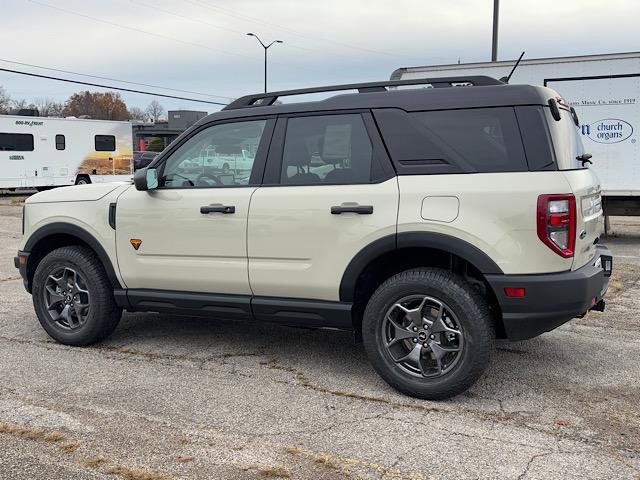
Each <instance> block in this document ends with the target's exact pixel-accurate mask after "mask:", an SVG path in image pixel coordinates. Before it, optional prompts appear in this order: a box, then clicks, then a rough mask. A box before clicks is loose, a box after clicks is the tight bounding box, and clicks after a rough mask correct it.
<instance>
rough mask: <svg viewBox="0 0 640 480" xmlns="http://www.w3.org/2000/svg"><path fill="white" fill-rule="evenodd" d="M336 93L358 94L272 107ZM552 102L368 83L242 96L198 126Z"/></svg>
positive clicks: (475, 88)
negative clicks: (306, 116) (323, 114)
mask: <svg viewBox="0 0 640 480" xmlns="http://www.w3.org/2000/svg"><path fill="white" fill-rule="evenodd" d="M424 84H430V85H431V86H432V87H435V88H412V89H400V88H393V87H400V86H404V85H424ZM457 85H467V86H457ZM389 87H392V88H389ZM442 87H447V88H442ZM341 90H358V92H357V93H340V94H337V95H334V96H332V97H329V98H326V99H324V100H320V101H307V102H299V103H287V104H274V102H275V101H276V100H277V99H278V97H282V96H291V95H303V94H309V93H316V92H330V91H341ZM555 96H556V94H555V92H554V91H553V90H551V89H548V88H545V87H535V86H531V85H508V84H505V83H503V82H501V81H500V80H496V79H494V78H491V77H482V76H471V77H443V78H430V79H428V78H424V79H415V80H400V81H385V82H370V83H359V84H348V85H334V86H328V87H317V88H306V89H301V90H286V91H281V92H267V93H260V94H254V95H247V96H244V97H241V98H239V99H237V100H235V101H233V102H232V103H230V104H229V105H227V106H226V107H225V108H224V109H223V110H221V111H220V112H216V113H213V114H211V115H208V116H207V117H205V118H203V119H202V120H200V121H199V122H198V123H199V124H202V123H208V122H210V121H215V120H222V119H229V118H242V117H252V116H266V115H277V114H284V113H302V112H312V113H313V112H323V111H336V110H351V109H364V108H367V109H369V108H401V109H403V110H407V111H416V110H444V109H455V108H477V107H499V106H515V105H546V104H547V101H548V100H549V99H550V98H553V97H555Z"/></svg>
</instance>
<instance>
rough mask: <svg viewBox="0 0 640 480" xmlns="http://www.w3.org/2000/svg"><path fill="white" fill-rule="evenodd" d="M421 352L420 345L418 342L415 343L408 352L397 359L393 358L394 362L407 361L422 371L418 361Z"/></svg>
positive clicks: (420, 363)
mask: <svg viewBox="0 0 640 480" xmlns="http://www.w3.org/2000/svg"><path fill="white" fill-rule="evenodd" d="M421 354H422V345H420V344H419V343H416V344H415V346H414V347H413V348H412V349H411V351H410V352H409V353H407V354H406V355H404V356H403V357H400V358H398V359H397V360H395V362H396V363H405V362H406V363H409V364H410V365H413V366H414V367H418V368H419V369H420V371H421V372H422V371H423V368H422V362H421V361H420V358H421Z"/></svg>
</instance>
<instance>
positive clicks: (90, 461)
mask: <svg viewBox="0 0 640 480" xmlns="http://www.w3.org/2000/svg"><path fill="white" fill-rule="evenodd" d="M107 461H108V460H107V459H106V458H104V457H93V458H87V459H86V460H84V461H83V462H82V463H83V464H84V466H85V467H88V468H91V469H93V470H95V469H97V468H100V467H101V466H102V465H104V464H105V463H107Z"/></svg>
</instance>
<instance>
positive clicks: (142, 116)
mask: <svg viewBox="0 0 640 480" xmlns="http://www.w3.org/2000/svg"><path fill="white" fill-rule="evenodd" d="M147 118H149V115H147V112H145V111H144V110H143V109H141V108H140V107H131V108H129V120H138V121H140V122H145V121H146V120H147Z"/></svg>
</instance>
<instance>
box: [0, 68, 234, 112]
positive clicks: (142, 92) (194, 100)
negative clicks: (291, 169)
mask: <svg viewBox="0 0 640 480" xmlns="http://www.w3.org/2000/svg"><path fill="white" fill-rule="evenodd" d="M0 71H2V72H9V73H17V74H18V75H27V76H29V77H37V78H46V79H47V80H56V81H58V82H67V83H77V84H79V85H88V86H90V87H99V88H108V89H110V90H120V91H122V92H131V93H141V94H143V95H153V96H155V97H164V98H173V99H176V100H187V101H189V102H199V103H208V104H211V105H226V103H221V102H213V101H210V100H198V99H195V98H187V97H178V96H175V95H165V94H163V93H152V92H144V91H142V90H133V89H131V88H123V87H114V86H112V85H101V84H99V83H89V82H81V81H80V80H70V79H68V78H60V77H51V76H49V75H40V74H38V73H30V72H21V71H19V70H10V69H8V68H0Z"/></svg>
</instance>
